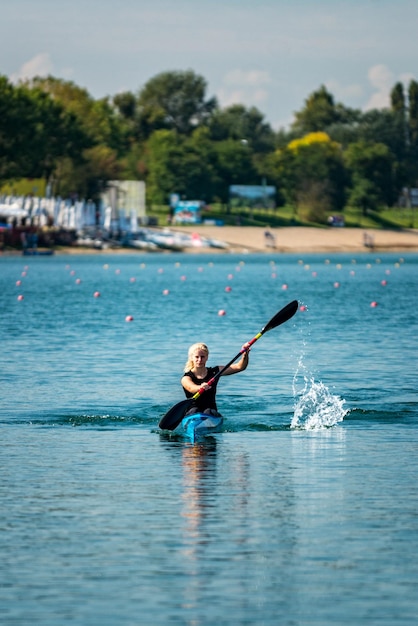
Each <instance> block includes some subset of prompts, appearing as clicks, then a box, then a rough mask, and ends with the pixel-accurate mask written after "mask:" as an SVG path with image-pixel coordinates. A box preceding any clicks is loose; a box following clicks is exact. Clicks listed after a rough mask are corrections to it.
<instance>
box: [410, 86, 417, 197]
mask: <svg viewBox="0 0 418 626" xmlns="http://www.w3.org/2000/svg"><path fill="white" fill-rule="evenodd" d="M408 102H409V111H408V133H409V183H410V184H411V185H414V186H418V82H417V81H415V80H411V82H410V83H409V87H408Z"/></svg>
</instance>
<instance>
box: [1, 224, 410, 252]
mask: <svg viewBox="0 0 418 626" xmlns="http://www.w3.org/2000/svg"><path fill="white" fill-rule="evenodd" d="M169 229H170V231H172V232H178V233H188V234H191V233H192V232H193V233H198V234H199V235H200V236H201V237H202V238H206V239H212V240H216V241H218V242H222V243H224V244H227V247H225V248H222V247H219V248H218V247H209V246H191V247H187V248H185V249H184V250H183V251H181V252H180V254H231V253H238V254H240V253H245V254H252V253H258V254H259V253H265V254H292V253H330V254H332V253H344V252H365V253H367V252H418V229H409V230H400V231H393V230H370V229H366V228H346V227H343V228H335V227H334V228H312V227H304V226H298V227H292V226H287V227H283V228H269V229H266V228H265V227H264V228H263V227H258V226H209V225H200V224H199V225H197V226H196V227H193V228H190V227H183V228H181V227H178V226H173V227H170V228H169ZM156 230H158V231H161V229H156ZM266 230H268V231H269V232H270V233H271V235H272V237H270V238H266V236H265V233H266ZM365 242H369V245H365ZM144 252H145V253H146V254H158V253H160V254H161V253H163V254H171V253H172V251H171V250H164V249H161V250H158V251H155V252H154V251H152V252H149V251H144V250H137V249H135V248H122V247H121V248H106V249H94V248H88V247H81V246H79V247H77V246H65V247H60V248H58V249H55V250H54V253H55V255H63V254H74V255H77V254H98V255H100V254H138V253H139V254H144ZM9 255H22V251H21V250H9V251H3V252H0V258H1V256H9ZM29 256H30V255H29Z"/></svg>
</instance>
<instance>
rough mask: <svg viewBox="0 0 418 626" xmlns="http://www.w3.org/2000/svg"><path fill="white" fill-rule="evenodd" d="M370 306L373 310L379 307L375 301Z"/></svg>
mask: <svg viewBox="0 0 418 626" xmlns="http://www.w3.org/2000/svg"><path fill="white" fill-rule="evenodd" d="M370 306H371V307H373V308H375V307H377V302H376V301H375V300H373V302H371V303H370Z"/></svg>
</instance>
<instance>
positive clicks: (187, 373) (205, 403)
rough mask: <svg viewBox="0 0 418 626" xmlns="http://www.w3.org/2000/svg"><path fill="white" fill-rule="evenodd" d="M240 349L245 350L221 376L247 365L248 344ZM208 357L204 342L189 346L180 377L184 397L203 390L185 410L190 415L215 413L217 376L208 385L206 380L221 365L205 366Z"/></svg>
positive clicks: (219, 368)
mask: <svg viewBox="0 0 418 626" xmlns="http://www.w3.org/2000/svg"><path fill="white" fill-rule="evenodd" d="M242 349H243V350H245V352H244V353H243V355H242V357H241V359H240V360H239V361H238V363H233V364H232V365H230V366H229V367H227V369H226V370H225V371H224V372H223V373H222V374H221V376H230V375H231V374H237V373H238V372H242V371H243V370H245V369H246V368H247V366H248V353H249V351H250V346H249V345H248V344H244V345H243V346H242ZM208 357H209V349H208V347H207V345H206V344H204V343H194V344H193V345H192V346H190V348H189V352H188V359H187V363H186V365H185V368H184V374H183V377H182V379H181V384H182V386H183V389H184V393H185V394H186V398H191V397H192V396H194V395H195V393H197V392H198V391H199V389H202V387H203V388H204V389H205V390H206V391H204V392H203V393H202V394H201V395H200V396H199V397H198V398H197V399H196V400H194V402H193V405H192V406H191V408H190V409H189V410H188V411H187V413H186V415H192V414H193V413H207V414H208V415H217V416H219V415H220V413H219V412H218V407H217V405H216V387H217V383H218V380H219V378H218V379H217V380H216V381H215V382H214V383H213V385H212V386H211V387H209V385H208V382H209V381H210V380H211V379H212V378H213V377H214V376H216V374H217V373H218V372H219V371H220V370H221V369H222V367H223V366H222V365H215V366H214V367H206V362H207V360H208Z"/></svg>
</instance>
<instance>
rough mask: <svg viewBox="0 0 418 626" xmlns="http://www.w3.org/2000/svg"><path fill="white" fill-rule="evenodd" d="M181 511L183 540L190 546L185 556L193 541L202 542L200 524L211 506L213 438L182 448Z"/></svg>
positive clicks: (213, 465) (214, 460)
mask: <svg viewBox="0 0 418 626" xmlns="http://www.w3.org/2000/svg"><path fill="white" fill-rule="evenodd" d="M182 466H183V485H184V490H183V495H182V499H183V504H184V507H183V511H182V516H183V517H184V518H185V520H186V526H185V534H186V539H187V541H186V543H188V544H189V545H190V549H189V550H188V556H189V557H190V556H191V554H192V553H194V551H195V548H196V544H197V543H199V541H202V540H203V538H202V537H200V527H201V524H202V521H203V519H204V517H205V515H206V513H207V511H208V509H209V508H210V507H211V501H212V499H213V489H214V486H215V472H216V439H215V438H213V437H206V438H205V440H204V441H203V442H199V443H195V444H187V445H185V446H184V448H183V450H182Z"/></svg>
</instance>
